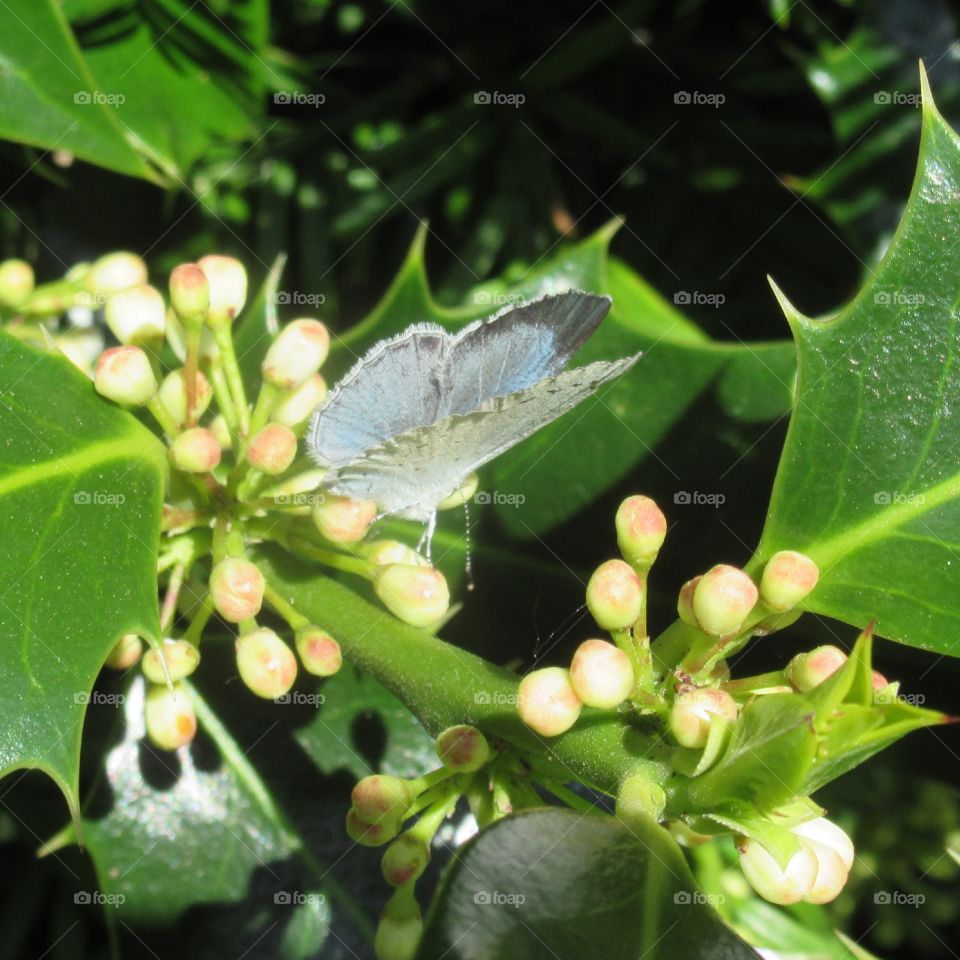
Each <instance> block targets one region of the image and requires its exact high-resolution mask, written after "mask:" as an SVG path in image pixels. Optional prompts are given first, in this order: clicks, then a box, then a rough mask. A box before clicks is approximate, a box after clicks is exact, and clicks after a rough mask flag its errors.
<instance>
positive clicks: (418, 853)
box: [380, 833, 430, 887]
mask: <svg viewBox="0 0 960 960" xmlns="http://www.w3.org/2000/svg"><path fill="white" fill-rule="evenodd" d="M429 862H430V848H429V847H428V846H427V845H426V844H425V843H424V842H423V841H422V840H421V839H420V838H419V837H415V836H413V835H412V834H409V833H402V834H400V836H399V837H397V838H396V840H394V841H393V843H391V844H390V846H389V847H387V849H386V850H384V851H383V859H381V861H380V869H381V870H382V871H383V878H384V880H386V881H387V883H389V884H390V886H391V887H402V886H403V885H404V884H405V883H412V882H414V881H415V880H418V879H419V878H420V876H421V875H422V874H423V871H424V870H426V869H427V864H428V863H429Z"/></svg>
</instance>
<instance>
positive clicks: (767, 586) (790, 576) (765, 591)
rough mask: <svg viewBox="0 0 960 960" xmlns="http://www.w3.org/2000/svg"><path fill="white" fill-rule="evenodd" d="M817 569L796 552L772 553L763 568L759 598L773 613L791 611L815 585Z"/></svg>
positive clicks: (818, 570)
mask: <svg viewBox="0 0 960 960" xmlns="http://www.w3.org/2000/svg"><path fill="white" fill-rule="evenodd" d="M819 577H820V569H819V567H818V566H817V565H816V564H815V563H814V562H813V561H812V560H811V559H810V558H809V557H807V556H805V555H804V554H802V553H797V552H796V550H781V551H780V552H779V553H775V554H774V555H773V556H772V557H771V558H770V559H769V560H768V561H767V565H766V566H765V567H764V568H763V576H762V577H761V578H760V597H761V599H762V600H763V602H764V603H765V604H766V605H767V606H768V607H769V608H770V609H771V610H773V611H774V612H775V613H786V611H787V610H791V609H793V607H795V606H796V605H797V604H798V603H799V602H800V601H801V600H803V599H804V597H806V596H807V594H809V593H810V591H811V590H813V588H814V587H815V586H816V585H817V580H818V579H819Z"/></svg>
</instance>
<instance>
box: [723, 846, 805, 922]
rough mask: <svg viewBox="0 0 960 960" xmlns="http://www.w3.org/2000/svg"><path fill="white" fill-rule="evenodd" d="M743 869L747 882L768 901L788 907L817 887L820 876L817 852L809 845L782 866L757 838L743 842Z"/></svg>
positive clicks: (741, 863) (741, 865)
mask: <svg viewBox="0 0 960 960" xmlns="http://www.w3.org/2000/svg"><path fill="white" fill-rule="evenodd" d="M739 849H740V869H741V870H743V875H744V876H745V877H746V878H747V882H748V883H749V884H750V886H751V887H753V889H754V890H756V891H757V893H759V894H760V896H761V897H763V899H764V900H769V901H770V903H777V904H780V905H781V906H786V905H788V904H791V903H799V902H800V901H801V900H802V899H803V898H804V897H805V896H807V894H808V893H810V891H811V889H812V888H813V884H814V881H815V880H816V878H817V870H818V863H817V857H816V854H815V853H814V852H813V850H812V849H811V848H810V847H809V846H808V845H806V844H803V843H801V845H800V849H799V850H798V851H797V852H796V853H795V854H794V855H793V856H792V857H791V858H790V860H789V861H788V862H787V865H786V867H784V868H782V869H781V867H780V865H779V864H778V863H777V861H776V860H775V859H774V857H773V856H772V855H771V854H769V853H768V852H767V851H766V849H764V848H763V847H762V846H761V845H760V844H759V843H758V842H757V841H756V840H750V839H747V838H745V839H744V840H743V841H741V843H740V847H739Z"/></svg>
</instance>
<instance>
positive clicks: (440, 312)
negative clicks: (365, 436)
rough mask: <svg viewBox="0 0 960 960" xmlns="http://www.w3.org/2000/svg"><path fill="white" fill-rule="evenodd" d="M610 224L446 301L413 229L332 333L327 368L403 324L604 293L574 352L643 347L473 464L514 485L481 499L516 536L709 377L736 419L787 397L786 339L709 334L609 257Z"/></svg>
mask: <svg viewBox="0 0 960 960" xmlns="http://www.w3.org/2000/svg"><path fill="white" fill-rule="evenodd" d="M616 227H617V224H615V223H614V224H611V225H609V226H608V227H606V228H604V229H602V230H600V231H598V232H597V233H595V234H594V235H593V236H591V237H589V238H587V239H586V240H584V241H582V242H581V243H579V244H577V245H575V246H572V247H569V248H567V249H565V250H563V251H562V252H561V253H560V254H558V255H557V256H555V257H553V258H551V259H550V260H548V261H547V262H546V263H545V264H544V265H543V266H541V267H538V268H537V269H536V270H534V271H532V272H531V274H530V276H529V277H527V278H526V279H525V280H524V281H523V282H521V283H519V284H516V285H513V286H504V285H502V284H487V285H485V286H484V287H481V288H477V289H476V290H475V291H474V292H473V294H472V297H471V298H470V299H469V300H468V303H467V304H466V305H464V306H461V307H459V308H457V309H447V308H444V307H442V306H440V305H439V304H437V303H436V301H434V300H433V298H432V296H431V293H430V285H429V282H428V280H427V276H426V272H425V268H424V259H423V246H424V242H425V237H426V234H425V232H424V231H421V232H420V233H419V234H418V235H417V238H416V240H415V241H414V244H413V246H412V247H411V250H410V252H409V254H408V256H407V259H406V260H405V262H404V264H403V266H402V267H401V269H400V271H399V273H398V274H397V276H396V278H395V279H394V281H393V283H392V285H391V286H390V288H389V290H388V291H387V293H386V294H385V295H384V298H383V299H382V301H381V302H380V303H379V305H378V306H377V307H376V308H375V310H374V311H373V312H372V313H371V314H370V316H368V317H367V318H366V319H365V320H364V321H363V322H362V323H360V324H358V325H357V326H356V327H354V328H353V329H352V330H350V331H348V332H347V333H346V334H345V335H343V336H342V337H340V338H339V341H338V344H337V346H336V348H335V350H334V357H333V361H332V364H331V370H332V371H333V373H334V374H339V373H342V372H343V370H344V368H345V367H346V366H348V365H349V363H350V362H352V360H353V359H355V358H356V357H357V356H359V355H360V354H361V353H362V352H363V351H364V350H365V349H367V348H368V347H369V346H370V345H372V344H373V343H374V342H376V341H377V340H379V339H381V338H383V337H387V336H390V335H392V334H395V333H397V332H399V331H400V330H403V329H404V328H406V327H407V326H408V325H410V324H411V323H416V322H422V321H428V320H429V321H433V322H436V323H440V324H442V325H445V326H447V327H449V328H451V329H455V328H459V327H460V326H461V325H462V324H463V323H465V322H467V321H469V320H473V319H476V318H478V317H483V316H487V315H489V314H491V313H494V312H496V311H498V310H501V309H504V308H505V307H508V306H509V305H511V304H515V303H520V302H524V301H526V300H529V299H533V298H536V297H539V296H543V295H545V294H549V293H558V292H561V291H563V290H569V289H571V288H577V289H582V290H590V291H593V292H597V293H609V294H610V295H612V297H613V307H612V309H611V311H610V314H609V315H608V317H607V318H606V320H604V322H603V323H602V324H601V326H600V328H599V330H598V331H597V332H596V333H595V334H594V335H593V336H592V337H591V338H590V340H589V341H588V342H587V344H586V345H585V346H584V348H583V350H582V351H581V352H580V353H579V354H578V355H577V358H576V361H575V362H576V363H586V362H589V361H593V360H598V359H612V358H615V357H621V356H626V355H628V354H631V353H636V352H638V351H643V353H644V355H643V357H642V358H641V360H640V362H639V363H638V364H637V366H636V367H635V368H634V369H633V370H631V371H630V373H629V374H627V375H626V376H624V377H622V378H620V379H619V380H618V381H617V382H616V383H614V384H612V385H610V386H609V387H607V388H604V390H603V391H602V393H601V395H598V396H595V397H592V398H590V399H588V400H586V401H585V402H584V403H582V404H581V405H580V406H578V407H577V408H575V409H574V410H571V411H570V412H569V413H567V414H565V415H564V416H563V417H561V418H560V419H559V420H558V421H556V422H555V423H553V424H550V425H549V426H547V427H544V428H543V429H542V430H540V431H538V432H537V433H536V434H534V436H532V437H530V438H529V439H528V440H526V441H525V442H524V443H522V444H520V445H519V446H517V447H515V448H513V449H512V450H509V451H508V452H507V453H505V454H503V455H502V456H501V457H499V458H497V460H495V461H494V462H493V463H491V464H490V465H488V466H486V467H484V468H482V469H481V481H480V482H481V488H483V489H488V490H496V491H499V492H501V493H505V494H515V495H516V494H520V495H523V496H524V498H525V500H524V504H523V509H522V510H516V509H514V508H513V507H512V506H510V505H507V504H498V505H494V506H492V507H490V509H491V510H493V511H495V512H496V513H497V516H498V519H499V521H500V523H501V525H502V526H503V527H504V528H505V529H506V530H508V531H509V532H510V533H511V534H513V535H514V536H516V537H519V538H521V539H525V538H529V537H531V536H534V535H536V534H539V533H542V532H543V531H545V530H547V529H549V528H550V527H553V526H555V525H556V524H558V523H561V522H562V521H564V520H567V519H569V518H570V517H571V516H573V515H574V514H575V513H576V512H577V511H578V510H580V509H582V508H583V507H585V506H587V505H588V504H589V503H591V502H592V501H593V500H594V499H595V498H596V497H597V496H598V495H599V494H601V493H602V492H603V491H605V490H607V489H609V488H610V487H611V486H613V485H614V484H615V483H616V482H617V481H618V480H620V479H622V478H623V477H625V476H627V475H628V474H629V473H630V472H631V470H633V469H634V468H635V467H636V466H637V464H638V463H640V462H641V461H642V460H643V459H644V458H645V457H647V456H648V455H649V454H650V452H651V450H652V449H653V448H654V446H655V445H656V444H657V443H658V442H659V441H661V440H662V439H663V438H664V437H665V436H666V434H667V433H668V432H669V430H670V429H671V428H672V427H673V426H674V425H675V424H676V423H677V422H678V421H679V419H680V418H681V417H682V416H683V414H684V413H685V412H686V411H687V410H688V409H689V408H690V406H691V405H692V404H693V402H694V401H695V400H696V399H697V397H699V396H700V395H701V394H702V393H703V392H704V391H706V390H708V389H709V388H710V386H711V384H716V385H717V390H718V396H719V398H720V400H721V403H722V405H723V407H724V409H725V410H726V412H727V413H728V414H729V415H730V416H731V417H732V418H733V419H735V420H741V421H745V422H754V421H765V420H770V419H775V418H777V417H780V416H782V415H784V414H785V413H786V412H787V411H788V410H789V408H790V402H791V391H792V387H793V374H794V362H795V360H794V350H793V348H792V347H791V345H790V344H789V343H786V342H772V343H761V344H727V343H720V342H717V341H713V340H711V339H710V338H709V337H707V336H706V335H705V334H704V333H702V332H701V331H700V330H699V329H698V328H697V327H696V326H695V325H694V324H692V323H691V322H690V321H689V320H688V319H687V318H686V317H685V316H684V315H683V314H682V313H680V312H679V311H678V310H677V309H675V308H674V307H673V306H672V305H670V304H668V303H667V302H666V301H665V300H664V299H663V298H662V297H661V296H660V295H659V294H658V293H657V292H656V291H655V290H654V289H653V288H652V287H651V286H650V285H649V284H647V283H646V282H645V281H644V280H643V279H642V278H641V277H639V276H638V275H637V274H636V273H634V272H633V271H632V270H630V269H629V268H628V267H626V266H624V265H623V264H622V263H620V262H618V261H616V260H611V259H609V254H608V247H609V243H610V240H611V238H612V236H613V235H614V233H615V231H616Z"/></svg>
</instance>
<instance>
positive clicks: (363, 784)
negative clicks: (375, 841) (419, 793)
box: [350, 773, 416, 823]
mask: <svg viewBox="0 0 960 960" xmlns="http://www.w3.org/2000/svg"><path fill="white" fill-rule="evenodd" d="M414 800H416V792H415V791H414V788H413V786H412V785H411V784H410V782H409V781H408V780H401V779H400V778H399V777H392V776H390V775H388V774H384V773H377V774H373V775H372V776H369V777H364V778H363V779H362V780H358V781H357V783H356V784H355V785H354V788H353V792H352V793H351V795H350V801H351V803H352V804H353V809H354V810H355V811H356V812H357V816H358V817H359V818H360V819H361V820H362V821H363V822H364V823H377V822H378V821H380V820H382V819H384V818H388V819H391V820H393V819H396V820H402V819H403V818H404V817H405V816H406V813H407V810H408V809H409V808H410V806H411V804H412V803H413V801H414Z"/></svg>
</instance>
